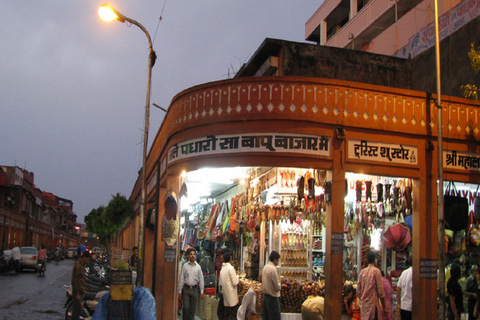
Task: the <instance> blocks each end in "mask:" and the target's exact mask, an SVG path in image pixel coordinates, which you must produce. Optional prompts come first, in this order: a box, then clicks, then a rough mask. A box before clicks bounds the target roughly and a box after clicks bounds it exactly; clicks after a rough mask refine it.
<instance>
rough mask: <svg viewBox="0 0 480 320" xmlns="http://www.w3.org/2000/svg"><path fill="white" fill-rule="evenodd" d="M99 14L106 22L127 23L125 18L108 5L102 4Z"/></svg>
mask: <svg viewBox="0 0 480 320" xmlns="http://www.w3.org/2000/svg"><path fill="white" fill-rule="evenodd" d="M98 14H99V15H100V18H101V19H102V20H104V21H112V20H118V21H120V22H122V23H123V22H125V16H124V15H123V14H121V13H120V12H118V11H117V10H115V9H114V8H113V7H111V6H110V5H108V4H102V6H101V7H100V8H99V9H98Z"/></svg>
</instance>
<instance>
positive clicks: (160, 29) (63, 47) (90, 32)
mask: <svg viewBox="0 0 480 320" xmlns="http://www.w3.org/2000/svg"><path fill="white" fill-rule="evenodd" d="M322 2H323V0H261V1H258V0H256V1H254V0H236V1H232V0H167V1H165V0H150V1H146V0H113V1H112V2H107V0H101V1H97V0H21V1H15V0H4V1H1V2H0V75H1V76H0V141H1V145H0V164H1V165H7V166H14V165H16V166H18V167H20V168H25V169H27V170H29V171H31V172H34V174H35V184H36V186H37V187H38V188H40V189H41V190H44V191H48V192H52V193H54V194H56V195H58V196H60V197H63V198H67V199H70V200H72V201H73V203H74V206H73V209H74V211H75V213H76V214H77V215H78V221H79V222H83V217H84V216H85V215H86V214H88V213H89V212H90V211H91V210H92V209H93V208H97V207H98V206H100V205H106V204H108V201H109V200H110V199H111V195H113V194H115V193H117V192H120V193H121V194H124V195H125V196H127V197H128V196H129V195H130V193H131V191H132V188H133V184H134V183H135V180H136V178H137V175H138V171H139V170H140V168H141V166H142V138H143V132H142V130H143V127H144V107H145V95H146V89H147V65H148V42H147V38H146V36H145V34H144V33H143V32H142V31H141V30H140V29H139V28H138V27H136V26H134V25H127V24H122V23H119V22H115V21H114V22H104V21H102V20H100V18H99V16H98V8H99V6H100V5H101V4H103V3H109V4H111V5H112V6H113V7H115V8H116V9H117V10H118V11H119V12H121V13H123V14H124V15H126V16H127V17H130V18H132V19H134V20H136V21H138V22H140V23H141V24H143V25H144V26H145V28H146V29H147V30H148V32H149V33H150V35H151V37H152V40H153V47H154V50H155V51H156V53H157V56H158V59H157V62H156V64H155V66H154V68H153V72H152V95H151V102H152V103H155V104H158V105H160V106H163V107H165V108H167V107H168V106H169V104H170V101H171V99H172V98H173V97H174V96H175V94H177V93H178V92H180V91H182V90H184V89H187V88H189V87H191V86H194V85H197V84H201V83H205V82H209V81H215V80H222V79H227V78H228V77H229V74H230V76H231V75H233V74H234V73H235V72H236V71H238V69H239V68H240V67H241V65H242V64H243V63H244V62H246V61H248V59H249V58H250V57H251V55H252V54H253V53H254V52H255V50H256V49H257V48H258V47H259V45H260V44H261V43H262V41H263V40H264V39H265V38H267V37H269V38H278V39H285V40H291V41H300V42H304V34H305V22H306V21H307V20H308V19H309V18H310V17H311V16H312V14H313V13H314V12H315V10H317V8H318V7H319V6H320V5H321V3H322ZM160 16H161V17H162V19H161V20H160V19H159V18H160ZM163 114H164V113H163V112H162V111H160V110H158V109H156V108H154V107H153V108H152V110H151V118H150V120H151V124H150V141H149V142H150V143H151V142H152V141H151V140H152V139H153V137H154V136H155V134H156V132H157V130H158V128H159V127H160V124H161V122H162V120H163Z"/></svg>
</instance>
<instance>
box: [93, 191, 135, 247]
mask: <svg viewBox="0 0 480 320" xmlns="http://www.w3.org/2000/svg"><path fill="white" fill-rule="evenodd" d="M134 217H135V211H134V208H133V201H131V200H127V198H125V196H123V195H121V194H120V193H117V194H116V195H115V196H113V195H112V199H111V200H110V202H109V203H108V205H107V206H106V207H104V206H100V207H98V208H97V209H92V211H90V213H89V214H88V215H87V216H86V217H85V224H86V226H87V228H86V230H87V231H88V232H93V233H95V234H96V235H97V237H98V239H99V241H100V243H101V244H103V245H104V246H105V247H106V248H107V250H110V243H111V241H112V238H113V236H114V235H115V233H116V232H117V231H119V230H121V229H122V228H123V227H124V226H125V223H126V222H127V220H128V219H133V218H134Z"/></svg>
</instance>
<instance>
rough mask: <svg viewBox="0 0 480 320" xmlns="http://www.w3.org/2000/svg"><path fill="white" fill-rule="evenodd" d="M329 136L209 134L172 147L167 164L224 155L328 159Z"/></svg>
mask: <svg viewBox="0 0 480 320" xmlns="http://www.w3.org/2000/svg"><path fill="white" fill-rule="evenodd" d="M330 143H331V142H330V137H327V136H312V135H299V134H282V133H250V134H242V135H210V136H206V137H204V138H199V139H192V140H187V141H183V142H180V143H178V144H175V145H173V146H172V147H171V148H170V149H169V151H168V163H172V162H175V161H178V160H182V159H187V158H191V157H198V156H204V155H214V154H226V153H253V152H271V153H275V152H279V153H280V152H282V153H285V152H286V153H295V154H308V155H313V156H322V157H330V149H331V148H330Z"/></svg>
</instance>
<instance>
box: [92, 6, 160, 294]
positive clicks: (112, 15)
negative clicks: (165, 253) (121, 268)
mask: <svg viewBox="0 0 480 320" xmlns="http://www.w3.org/2000/svg"><path fill="white" fill-rule="evenodd" d="M98 13H99V14H100V17H101V18H102V19H103V20H105V21H112V20H118V21H120V22H122V23H124V22H125V21H127V22H129V23H131V24H134V25H136V26H137V27H139V28H140V29H141V30H142V31H143V32H144V33H145V35H146V36H147V39H148V46H149V54H148V80H147V81H148V83H147V97H146V102H145V131H144V133H143V164H142V179H141V200H140V217H139V220H140V221H139V225H138V251H139V256H140V259H139V260H140V261H139V263H138V268H137V279H138V280H137V282H138V285H139V286H143V259H144V252H143V249H144V248H143V239H144V223H145V221H144V220H145V199H146V190H145V186H146V179H147V177H146V170H147V169H146V168H147V147H148V128H149V126H150V120H149V119H150V88H151V79H152V68H153V66H154V64H155V60H156V58H157V56H156V54H155V51H153V48H152V39H151V37H150V34H149V33H148V31H147V29H145V27H144V26H142V25H141V24H140V23H139V22H137V21H135V20H133V19H130V18H128V17H126V16H124V15H123V14H121V13H120V12H118V11H117V10H115V9H114V8H113V7H111V6H110V5H108V4H103V5H102V6H101V7H100V9H99V10H98Z"/></svg>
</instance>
